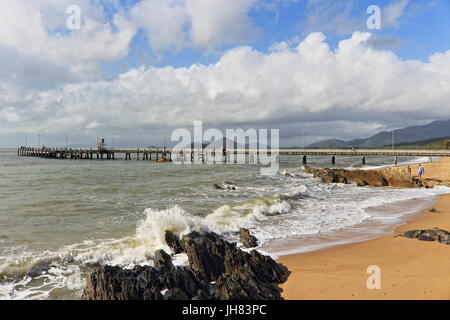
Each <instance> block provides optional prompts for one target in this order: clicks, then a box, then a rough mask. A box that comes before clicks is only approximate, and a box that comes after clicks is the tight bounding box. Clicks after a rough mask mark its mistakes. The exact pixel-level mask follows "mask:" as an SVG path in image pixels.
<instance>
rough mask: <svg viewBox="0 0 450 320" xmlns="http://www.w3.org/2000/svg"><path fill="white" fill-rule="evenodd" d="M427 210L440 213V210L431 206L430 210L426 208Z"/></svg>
mask: <svg viewBox="0 0 450 320" xmlns="http://www.w3.org/2000/svg"><path fill="white" fill-rule="evenodd" d="M428 212H430V213H440V211H439V210H437V209H436V208H431V209H430V210H428Z"/></svg>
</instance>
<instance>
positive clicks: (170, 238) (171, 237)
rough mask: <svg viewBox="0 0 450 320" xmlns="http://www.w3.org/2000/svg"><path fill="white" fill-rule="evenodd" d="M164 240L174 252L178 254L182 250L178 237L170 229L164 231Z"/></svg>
mask: <svg viewBox="0 0 450 320" xmlns="http://www.w3.org/2000/svg"><path fill="white" fill-rule="evenodd" d="M165 240H166V243H167V245H168V246H169V247H170V248H171V249H172V250H173V253H174V254H178V253H181V252H183V251H184V249H183V246H182V245H181V241H180V238H179V237H178V236H177V235H176V234H175V233H173V232H171V231H166V234H165Z"/></svg>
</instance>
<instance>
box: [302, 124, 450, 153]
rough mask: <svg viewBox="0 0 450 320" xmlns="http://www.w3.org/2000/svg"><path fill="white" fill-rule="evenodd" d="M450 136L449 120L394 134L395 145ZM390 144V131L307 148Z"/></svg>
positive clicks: (404, 129) (324, 142) (332, 140)
mask: <svg viewBox="0 0 450 320" xmlns="http://www.w3.org/2000/svg"><path fill="white" fill-rule="evenodd" d="M448 136H450V120H444V121H433V122H430V123H429V124H426V125H423V126H412V127H407V128H403V129H397V130H395V132H394V138H395V145H399V144H402V143H407V142H417V141H422V140H427V139H434V138H445V137H448ZM391 144H392V131H382V132H380V133H377V134H376V135H373V136H371V137H368V138H365V139H353V140H350V141H343V140H339V139H330V140H324V141H320V142H316V143H313V144H311V145H309V146H308V148H312V149H325V148H329V149H332V148H337V149H339V148H349V147H351V146H353V147H358V148H374V147H381V146H387V145H391Z"/></svg>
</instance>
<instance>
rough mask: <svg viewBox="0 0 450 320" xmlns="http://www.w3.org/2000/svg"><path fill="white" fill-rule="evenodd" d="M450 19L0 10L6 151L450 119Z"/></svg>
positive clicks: (391, 11) (87, 3)
mask: <svg viewBox="0 0 450 320" xmlns="http://www.w3.org/2000/svg"><path fill="white" fill-rule="evenodd" d="M372 5H376V6H378V8H380V25H379V27H380V28H379V29H378V28H377V29H373V28H369V27H368V26H369V25H368V23H367V20H368V19H369V20H370V19H373V11H369V13H368V12H367V9H368V7H369V6H372ZM73 6H76V8H79V17H80V24H79V25H77V23H76V22H77V18H78V15H77V13H78V11H72V10H69V11H68V9H70V8H72V9H73ZM370 21H374V20H370ZM449 22H450V5H449V1H448V0H429V1H426V0H392V1H375V0H368V1H366V0H339V1H335V0H140V1H138V0H35V1H30V0H15V1H0V63H1V68H0V147H17V146H19V145H25V143H26V144H27V145H28V146H35V145H37V144H38V141H39V139H40V142H41V144H44V145H47V146H65V144H66V136H67V137H68V139H69V144H71V145H86V146H92V145H95V141H96V139H97V137H104V138H106V140H107V142H109V143H110V144H111V141H112V140H113V139H114V142H115V146H116V147H120V146H122V147H144V146H149V145H163V144H164V143H165V144H166V145H169V146H170V145H171V142H170V135H171V133H172V131H173V130H175V129H177V128H187V129H190V128H191V127H192V126H193V122H194V121H195V120H198V121H203V127H204V129H205V130H206V129H207V128H218V129H220V130H225V129H227V128H230V129H233V128H244V129H249V128H256V129H259V128H267V129H280V144H281V146H302V145H303V144H308V143H312V142H315V141H318V140H323V139H328V138H340V139H353V138H364V137H368V136H370V135H372V134H376V133H377V132H379V131H381V130H391V129H394V128H401V127H406V126H411V125H417V124H425V123H428V122H431V121H433V120H446V119H448V118H449V117H450V89H449V88H450V48H449V46H450V24H449ZM38 137H39V138H38ZM173 144H175V142H173Z"/></svg>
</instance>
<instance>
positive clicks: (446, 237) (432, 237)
mask: <svg viewBox="0 0 450 320" xmlns="http://www.w3.org/2000/svg"><path fill="white" fill-rule="evenodd" d="M400 236H402V237H406V238H414V239H419V240H422V241H437V242H440V243H443V244H450V232H448V231H446V230H442V229H439V228H433V229H427V230H410V231H406V232H405V233H404V234H402V235H400Z"/></svg>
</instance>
